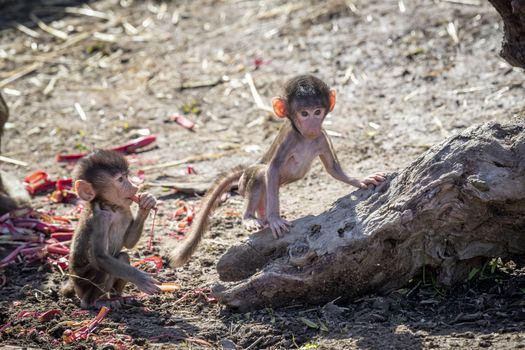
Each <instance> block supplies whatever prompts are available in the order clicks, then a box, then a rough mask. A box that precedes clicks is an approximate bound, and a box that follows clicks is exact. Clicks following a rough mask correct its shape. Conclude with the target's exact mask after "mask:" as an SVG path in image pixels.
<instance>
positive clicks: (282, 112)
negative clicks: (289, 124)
mask: <svg viewBox="0 0 525 350" xmlns="http://www.w3.org/2000/svg"><path fill="white" fill-rule="evenodd" d="M272 107H273V112H274V113H275V115H276V116H277V118H286V115H287V114H288V113H287V110H286V101H285V100H284V99H282V98H281V97H274V98H273V99H272Z"/></svg>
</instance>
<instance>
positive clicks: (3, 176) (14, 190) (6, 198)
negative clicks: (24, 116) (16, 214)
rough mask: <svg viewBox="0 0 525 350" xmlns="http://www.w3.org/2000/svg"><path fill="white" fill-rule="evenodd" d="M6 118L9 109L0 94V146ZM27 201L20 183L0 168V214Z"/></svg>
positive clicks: (26, 195)
mask: <svg viewBox="0 0 525 350" xmlns="http://www.w3.org/2000/svg"><path fill="white" fill-rule="evenodd" d="M8 119H9V109H8V108H7V104H6V103H5V101H4V98H3V97H2V95H1V94H0V148H1V146H2V134H3V131H4V125H5V123H7V120H8ZM0 153H1V152H0ZM28 202H29V195H28V194H27V192H26V190H25V189H24V188H23V186H22V184H21V183H20V182H19V181H18V180H17V179H16V178H15V177H14V176H12V175H9V174H7V173H6V172H3V171H1V170H0V215H2V214H4V213H6V212H8V211H11V210H13V209H16V208H17V207H18V206H20V205H23V204H26V203H28Z"/></svg>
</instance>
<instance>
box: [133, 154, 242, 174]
mask: <svg viewBox="0 0 525 350" xmlns="http://www.w3.org/2000/svg"><path fill="white" fill-rule="evenodd" d="M230 154H232V152H222V153H205V154H201V155H197V156H191V157H186V158H183V159H180V160H175V161H172V162H167V163H162V164H155V165H150V166H146V167H144V168H142V170H144V171H147V170H152V169H162V168H169V167H173V166H177V165H181V164H185V163H193V162H202V161H205V160H213V159H219V158H222V157H225V156H228V155H230Z"/></svg>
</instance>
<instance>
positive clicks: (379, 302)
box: [372, 297, 390, 312]
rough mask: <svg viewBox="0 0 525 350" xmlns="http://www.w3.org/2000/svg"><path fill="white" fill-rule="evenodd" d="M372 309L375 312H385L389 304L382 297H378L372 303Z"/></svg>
mask: <svg viewBox="0 0 525 350" xmlns="http://www.w3.org/2000/svg"><path fill="white" fill-rule="evenodd" d="M372 307H373V308H374V309H376V310H381V311H382V312H387V311H388V309H389V308H390V302H389V301H388V300H386V299H385V298H383V297H378V298H376V299H375V300H374V302H373V303H372Z"/></svg>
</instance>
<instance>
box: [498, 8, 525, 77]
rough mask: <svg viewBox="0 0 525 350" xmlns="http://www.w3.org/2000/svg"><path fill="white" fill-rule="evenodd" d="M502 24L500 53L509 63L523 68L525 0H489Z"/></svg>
mask: <svg viewBox="0 0 525 350" xmlns="http://www.w3.org/2000/svg"><path fill="white" fill-rule="evenodd" d="M489 1H490V3H491V4H492V6H494V7H495V8H496V10H497V11H498V12H499V14H500V15H501V18H502V19H503V24H504V31H505V34H504V35H505V36H504V38H503V42H502V47H501V52H500V55H501V57H503V58H504V59H505V60H506V61H507V62H509V63H510V64H511V65H513V66H516V67H521V68H525V0H489Z"/></svg>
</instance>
